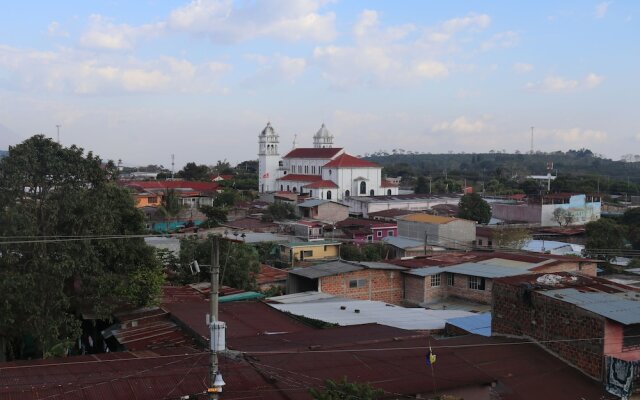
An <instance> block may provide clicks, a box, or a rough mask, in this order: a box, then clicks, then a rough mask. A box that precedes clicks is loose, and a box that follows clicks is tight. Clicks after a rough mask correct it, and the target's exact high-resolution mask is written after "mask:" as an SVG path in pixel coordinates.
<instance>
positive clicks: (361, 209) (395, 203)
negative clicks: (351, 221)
mask: <svg viewBox="0 0 640 400" xmlns="http://www.w3.org/2000/svg"><path fill="white" fill-rule="evenodd" d="M459 202H460V198H459V197H458V196H454V195H451V197H441V196H432V195H429V194H395V195H392V196H387V195H385V196H373V197H350V198H345V199H343V200H342V203H344V204H346V205H348V206H349V214H351V215H358V216H361V217H363V218H369V213H375V212H379V211H384V210H390V209H401V210H412V211H422V210H429V209H431V208H432V207H433V206H436V205H440V204H455V205H457V204H458V203H459Z"/></svg>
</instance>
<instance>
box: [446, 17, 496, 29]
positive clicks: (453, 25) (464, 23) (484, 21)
mask: <svg viewBox="0 0 640 400" xmlns="http://www.w3.org/2000/svg"><path fill="white" fill-rule="evenodd" d="M490 23H491V17H489V16H488V15H487V14H480V15H478V14H469V15H467V16H465V17H459V18H452V19H450V20H447V21H445V22H444V23H443V24H442V28H443V29H444V31H445V32H458V31H461V30H464V29H469V28H470V29H484V28H486V27H488V26H489V24H490Z"/></svg>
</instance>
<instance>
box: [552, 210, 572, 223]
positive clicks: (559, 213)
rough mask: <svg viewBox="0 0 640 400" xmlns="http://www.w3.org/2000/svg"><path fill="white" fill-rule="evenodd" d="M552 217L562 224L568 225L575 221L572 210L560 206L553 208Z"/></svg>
mask: <svg viewBox="0 0 640 400" xmlns="http://www.w3.org/2000/svg"><path fill="white" fill-rule="evenodd" d="M551 218H553V220H554V221H556V222H557V223H558V225H560V226H562V225H564V226H568V225H570V224H571V223H572V222H573V220H574V215H573V213H572V212H571V211H569V210H566V209H564V208H560V207H558V208H556V209H555V210H553V216H552V217H551Z"/></svg>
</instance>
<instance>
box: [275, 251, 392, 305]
mask: <svg viewBox="0 0 640 400" xmlns="http://www.w3.org/2000/svg"><path fill="white" fill-rule="evenodd" d="M404 269H405V268H404V267H399V266H397V265H393V264H387V263H375V262H370V263H366V262H360V263H356V262H348V261H342V260H336V261H332V262H328V263H323V264H316V265H312V266H309V267H303V268H295V269H292V270H290V271H289V276H288V277H287V294H293V293H299V292H307V291H317V292H321V293H327V294H331V295H334V296H342V297H347V298H351V299H359V300H377V301H384V302H385V303H389V304H398V305H399V304H401V303H402V291H403V287H402V276H401V275H400V271H402V270H404Z"/></svg>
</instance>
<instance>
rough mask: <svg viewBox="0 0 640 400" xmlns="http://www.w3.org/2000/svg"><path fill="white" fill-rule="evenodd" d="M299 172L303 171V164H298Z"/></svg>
mask: <svg viewBox="0 0 640 400" xmlns="http://www.w3.org/2000/svg"><path fill="white" fill-rule="evenodd" d="M298 173H300V174H301V173H302V165H298Z"/></svg>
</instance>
